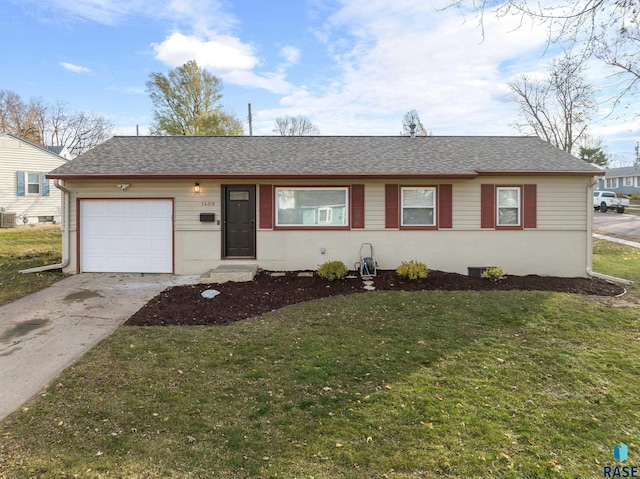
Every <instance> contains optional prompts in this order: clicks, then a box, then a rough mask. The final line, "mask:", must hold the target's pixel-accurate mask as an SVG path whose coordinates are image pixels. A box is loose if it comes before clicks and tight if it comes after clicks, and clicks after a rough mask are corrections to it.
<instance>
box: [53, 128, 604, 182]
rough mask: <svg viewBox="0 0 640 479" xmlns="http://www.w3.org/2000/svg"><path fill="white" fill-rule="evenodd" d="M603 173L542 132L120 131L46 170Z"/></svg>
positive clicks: (100, 173)
mask: <svg viewBox="0 0 640 479" xmlns="http://www.w3.org/2000/svg"><path fill="white" fill-rule="evenodd" d="M478 172H483V173H491V172H499V173H514V174H516V173H534V172H549V173H553V172H556V173H577V174H594V175H596V174H599V173H601V170H599V169H598V168H596V167H594V166H592V165H590V164H588V163H586V162H584V161H582V160H580V159H578V158H576V157H574V156H572V155H570V154H568V153H566V152H564V151H562V150H560V149H558V148H556V147H555V146H553V145H551V144H549V143H547V142H545V141H543V140H541V139H539V138H537V137H478V136H469V137H452V136H428V137H416V138H410V137H403V136H393V137H389V136H386V137H383V136H364V137H362V136H337V137H336V136H305V137H283V136H251V137H249V136H226V137H223V136H189V137H188V136H132V137H127V136H116V137H113V138H111V139H110V140H108V141H106V142H105V143H102V144H101V145H99V146H97V147H95V148H93V149H92V150H90V151H88V152H87V153H85V154H83V155H81V156H79V157H77V158H76V159H74V160H72V161H70V162H68V163H67V164H65V165H62V166H60V167H59V168H57V169H55V170H54V171H53V172H51V173H50V174H49V177H51V178H65V177H74V176H75V177H77V176H82V177H92V176H95V177H105V176H119V177H123V176H125V177H126V176H162V177H167V176H187V177H188V176H194V177H195V176H198V177H206V176H208V175H209V176H248V177H249V176H250V177H259V176H270V177H275V176H282V177H286V176H307V175H308V176H323V177H329V176H350V175H353V176H380V177H383V176H422V175H424V176H429V175H434V176H436V175H443V176H446V175H451V176H458V175H469V176H475V175H476V174H477V173H478Z"/></svg>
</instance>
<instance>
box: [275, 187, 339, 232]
mask: <svg viewBox="0 0 640 479" xmlns="http://www.w3.org/2000/svg"><path fill="white" fill-rule="evenodd" d="M275 197H276V226H284V227H297V226H301V227H346V226H348V225H349V218H348V215H347V211H348V198H349V188H347V187H305V188H276V194H275Z"/></svg>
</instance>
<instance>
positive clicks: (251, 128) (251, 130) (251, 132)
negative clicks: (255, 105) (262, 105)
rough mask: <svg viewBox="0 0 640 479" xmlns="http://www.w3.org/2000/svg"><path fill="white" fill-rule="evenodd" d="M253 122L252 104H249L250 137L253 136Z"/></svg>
mask: <svg viewBox="0 0 640 479" xmlns="http://www.w3.org/2000/svg"><path fill="white" fill-rule="evenodd" d="M252 120H253V118H251V103H249V136H253V125H252Z"/></svg>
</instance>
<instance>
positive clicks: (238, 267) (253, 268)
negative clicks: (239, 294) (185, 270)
mask: <svg viewBox="0 0 640 479" xmlns="http://www.w3.org/2000/svg"><path fill="white" fill-rule="evenodd" d="M257 272H258V265H257V264H221V265H220V266H218V267H217V268H214V269H210V270H209V271H207V272H205V273H203V274H202V275H201V276H200V280H199V282H200V283H207V284H208V283H226V282H227V281H235V282H242V281H252V280H253V278H254V277H255V275H256V273H257Z"/></svg>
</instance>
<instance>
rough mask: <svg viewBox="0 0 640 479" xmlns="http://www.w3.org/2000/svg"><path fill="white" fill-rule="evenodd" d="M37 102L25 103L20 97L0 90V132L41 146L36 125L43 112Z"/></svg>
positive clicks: (40, 137) (38, 129) (40, 138)
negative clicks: (11, 134)
mask: <svg viewBox="0 0 640 479" xmlns="http://www.w3.org/2000/svg"><path fill="white" fill-rule="evenodd" d="M39 108H41V104H40V103H39V102H37V101H33V100H32V101H31V102H29V103H25V102H24V101H23V100H22V98H20V95H18V94H16V93H14V92H11V91H8V90H0V130H2V131H3V132H8V133H13V134H14V135H16V136H19V137H21V138H24V139H25V140H27V141H30V142H32V143H35V144H42V136H41V134H40V128H39V125H38V122H39V119H40V118H41V117H42V115H43V112H42V111H40V110H39Z"/></svg>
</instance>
